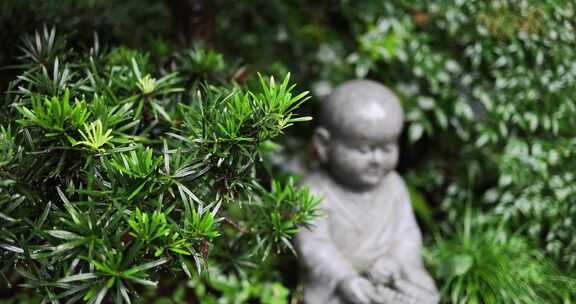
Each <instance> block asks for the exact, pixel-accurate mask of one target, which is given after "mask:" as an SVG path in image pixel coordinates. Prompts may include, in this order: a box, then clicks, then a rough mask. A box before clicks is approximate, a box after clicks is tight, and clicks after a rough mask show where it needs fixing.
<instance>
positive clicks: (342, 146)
mask: <svg viewBox="0 0 576 304" xmlns="http://www.w3.org/2000/svg"><path fill="white" fill-rule="evenodd" d="M403 123H404V113H403V111H402V106H401V105H400V102H399V100H398V97H396V95H394V93H392V92H391V91H390V90H389V89H388V88H386V87H385V86H383V85H382V84H380V83H377V82H375V81H370V80H351V81H347V82H345V83H344V84H342V85H340V86H338V87H336V88H335V89H334V91H333V92H332V94H330V95H329V96H328V98H327V99H326V100H325V101H324V103H323V104H322V110H321V113H320V126H319V127H318V128H317V129H316V130H315V132H314V137H313V145H314V148H315V150H316V153H317V155H318V159H319V161H320V163H321V164H322V165H323V166H324V167H325V168H326V170H327V171H328V172H329V173H330V174H331V176H332V177H333V178H334V179H336V180H337V181H338V182H339V183H341V184H342V185H344V186H346V187H348V188H351V189H353V190H357V191H365V190H370V189H371V188H373V187H375V186H377V185H378V184H379V183H380V182H381V181H382V179H383V178H384V177H385V176H386V175H387V174H388V173H389V172H391V171H393V170H394V168H395V167H396V164H397V162H398V144H397V141H398V137H399V136H400V133H401V132H402V125H403Z"/></svg>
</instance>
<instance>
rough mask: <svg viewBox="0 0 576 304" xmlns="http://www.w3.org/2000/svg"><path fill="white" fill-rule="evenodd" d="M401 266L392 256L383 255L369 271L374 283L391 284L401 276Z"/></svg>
mask: <svg viewBox="0 0 576 304" xmlns="http://www.w3.org/2000/svg"><path fill="white" fill-rule="evenodd" d="M400 272H401V266H400V264H399V263H398V262H396V261H395V260H394V259H392V258H386V257H382V258H380V259H378V260H377V261H376V263H374V265H373V266H372V268H371V269H370V270H369V271H368V277H369V278H370V280H372V282H374V284H383V285H390V284H392V283H393V282H394V281H397V280H398V279H399V278H400Z"/></svg>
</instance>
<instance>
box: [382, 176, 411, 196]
mask: <svg viewBox="0 0 576 304" xmlns="http://www.w3.org/2000/svg"><path fill="white" fill-rule="evenodd" d="M386 187H392V189H394V191H395V192H396V193H400V194H402V195H404V194H406V195H407V194H408V188H407V187H406V183H405V182H404V178H403V177H402V175H400V174H399V173H398V172H396V171H392V172H390V173H388V176H387V177H386ZM388 189H389V188H388Z"/></svg>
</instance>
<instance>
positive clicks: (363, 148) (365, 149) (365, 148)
mask: <svg viewBox="0 0 576 304" xmlns="http://www.w3.org/2000/svg"><path fill="white" fill-rule="evenodd" d="M370 150H372V149H371V148H370V146H359V147H358V151H360V152H362V153H369V152H370Z"/></svg>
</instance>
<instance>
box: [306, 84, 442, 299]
mask: <svg viewBox="0 0 576 304" xmlns="http://www.w3.org/2000/svg"><path fill="white" fill-rule="evenodd" d="M403 115H404V114H403V111H402V107H401V105H400V102H399V100H398V98H397V97H396V96H395V95H394V94H393V93H392V92H391V91H390V90H389V89H387V88H386V87H384V86H383V85H381V84H379V83H377V82H374V81H369V80H352V81H348V82H346V83H344V84H342V85H340V86H339V87H337V88H336V89H335V90H334V91H333V93H332V94H331V95H330V96H329V97H328V98H327V100H326V101H325V102H324V103H323V106H322V111H321V114H320V122H319V123H320V126H319V127H318V128H317V129H316V130H315V133H314V136H313V139H312V144H313V146H314V149H315V151H316V153H317V156H318V160H319V163H320V167H319V169H317V170H315V171H312V172H310V173H308V174H307V175H306V176H305V177H304V179H303V182H302V183H303V184H304V185H306V186H308V187H310V189H311V190H312V191H313V192H314V193H315V194H317V195H320V196H321V197H323V201H322V203H321V205H320V206H321V209H322V210H323V211H324V213H325V216H324V217H321V218H319V219H317V220H316V221H315V222H313V223H312V225H311V227H310V228H309V229H307V228H302V229H301V231H300V232H299V234H298V235H297V236H296V246H297V249H298V251H299V253H300V256H301V259H302V261H303V264H304V266H305V268H306V270H307V273H306V282H305V290H304V300H305V303H307V304H336V303H366V304H368V303H382V304H386V303H394V304H402V303H414V304H416V303H437V302H438V300H439V298H438V293H437V291H436V287H435V285H434V281H433V280H432V278H431V277H430V275H429V274H428V273H427V271H426V269H425V268H424V266H423V264H422V257H421V254H420V250H421V247H422V237H421V234H420V230H419V228H418V225H417V223H416V220H415V218H414V213H413V211H412V207H411V204H410V198H409V195H408V191H407V189H406V186H405V184H404V181H403V179H402V177H401V176H400V175H399V174H398V173H397V172H396V171H395V170H394V169H395V167H396V163H397V162H398V144H397V141H398V137H399V135H400V133H401V131H402V125H403V122H404V118H403Z"/></svg>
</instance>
